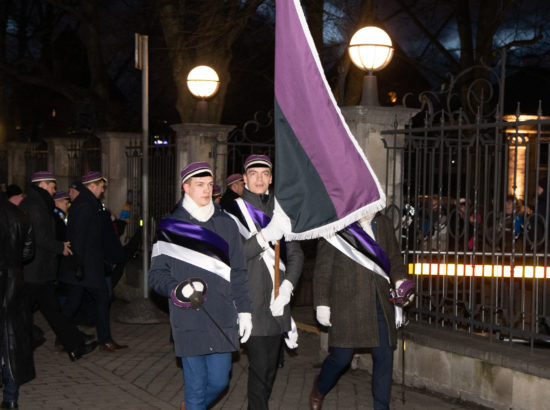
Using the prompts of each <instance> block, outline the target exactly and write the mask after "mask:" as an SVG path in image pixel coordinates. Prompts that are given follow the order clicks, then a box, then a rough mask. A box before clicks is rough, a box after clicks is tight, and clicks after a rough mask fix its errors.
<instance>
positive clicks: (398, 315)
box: [394, 305, 406, 329]
mask: <svg viewBox="0 0 550 410" xmlns="http://www.w3.org/2000/svg"><path fill="white" fill-rule="evenodd" d="M394 307H395V327H396V328H397V329H399V328H400V327H401V326H404V325H406V323H403V322H404V319H403V308H402V307H399V306H397V305H394Z"/></svg>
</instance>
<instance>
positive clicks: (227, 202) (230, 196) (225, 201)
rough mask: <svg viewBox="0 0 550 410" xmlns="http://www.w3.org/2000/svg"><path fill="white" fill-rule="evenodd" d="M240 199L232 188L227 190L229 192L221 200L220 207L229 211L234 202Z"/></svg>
mask: <svg viewBox="0 0 550 410" xmlns="http://www.w3.org/2000/svg"><path fill="white" fill-rule="evenodd" d="M238 197H239V194H237V193H236V192H235V191H233V190H232V189H231V188H227V190H226V191H225V192H224V193H223V195H222V199H220V206H221V207H222V209H228V208H229V207H231V204H232V203H233V201H234V200H235V199H237V198H238Z"/></svg>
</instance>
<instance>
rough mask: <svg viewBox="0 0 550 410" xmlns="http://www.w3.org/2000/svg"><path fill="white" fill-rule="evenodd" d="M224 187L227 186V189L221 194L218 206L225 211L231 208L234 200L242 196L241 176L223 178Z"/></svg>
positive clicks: (242, 182) (234, 175)
mask: <svg viewBox="0 0 550 410" xmlns="http://www.w3.org/2000/svg"><path fill="white" fill-rule="evenodd" d="M225 185H226V186H227V189H226V190H225V192H224V193H223V195H222V199H221V200H220V206H221V207H222V208H223V209H227V207H229V206H231V204H232V203H233V201H234V200H235V199H237V198H238V197H240V196H241V195H242V194H243V191H244V181H243V176H242V175H241V174H231V175H229V176H228V177H227V178H225Z"/></svg>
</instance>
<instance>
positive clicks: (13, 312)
mask: <svg viewBox="0 0 550 410" xmlns="http://www.w3.org/2000/svg"><path fill="white" fill-rule="evenodd" d="M0 243H1V244H2V246H1V247H0V298H1V303H0V306H1V307H2V308H1V309H2V313H1V315H0V317H1V325H2V336H1V337H2V359H3V362H4V365H3V366H2V385H3V400H2V408H7V409H14V408H17V400H18V398H19V386H20V385H22V384H23V383H26V382H28V381H30V380H32V379H34V377H35V372H34V361H33V356H32V331H31V325H32V316H31V310H30V308H29V306H28V304H27V303H26V301H25V297H24V282H23V274H22V264H23V261H26V260H29V259H30V258H31V257H32V255H33V252H34V243H33V235H32V228H31V225H30V224H29V223H28V222H27V221H26V217H25V216H24V214H23V213H22V212H21V211H20V210H19V209H18V208H17V207H16V206H15V205H13V204H12V203H10V202H8V200H7V199H6V198H5V197H4V196H3V194H2V193H0Z"/></svg>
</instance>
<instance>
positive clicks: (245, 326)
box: [239, 312, 252, 343]
mask: <svg viewBox="0 0 550 410" xmlns="http://www.w3.org/2000/svg"><path fill="white" fill-rule="evenodd" d="M250 333H252V314H251V313H248V312H243V313H239V336H241V343H246V342H247V340H248V338H249V337H250Z"/></svg>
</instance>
